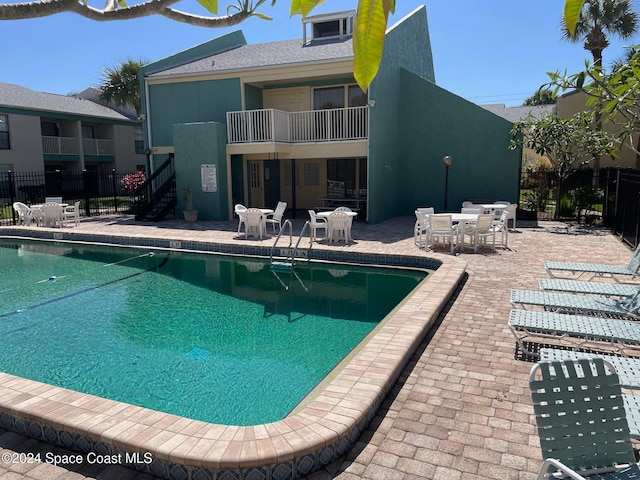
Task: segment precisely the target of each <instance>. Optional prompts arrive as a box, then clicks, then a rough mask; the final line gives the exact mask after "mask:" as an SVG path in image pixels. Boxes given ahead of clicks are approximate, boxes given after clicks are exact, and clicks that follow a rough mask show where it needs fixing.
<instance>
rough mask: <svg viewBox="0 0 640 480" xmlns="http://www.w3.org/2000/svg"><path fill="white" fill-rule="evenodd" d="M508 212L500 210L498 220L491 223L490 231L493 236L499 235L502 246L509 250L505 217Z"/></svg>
mask: <svg viewBox="0 0 640 480" xmlns="http://www.w3.org/2000/svg"><path fill="white" fill-rule="evenodd" d="M508 215H509V212H507V211H506V210H502V212H501V213H500V218H499V219H497V220H494V221H493V225H492V227H491V228H492V229H493V232H494V233H495V234H498V233H499V234H500V238H501V241H502V246H503V247H504V248H509V229H508V228H507V216H508Z"/></svg>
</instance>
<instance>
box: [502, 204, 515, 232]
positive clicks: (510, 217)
mask: <svg viewBox="0 0 640 480" xmlns="http://www.w3.org/2000/svg"><path fill="white" fill-rule="evenodd" d="M505 210H506V211H507V213H508V215H507V226H508V225H509V220H513V229H514V230H515V228H516V212H517V211H518V204H517V203H510V204H509V205H507V208H505Z"/></svg>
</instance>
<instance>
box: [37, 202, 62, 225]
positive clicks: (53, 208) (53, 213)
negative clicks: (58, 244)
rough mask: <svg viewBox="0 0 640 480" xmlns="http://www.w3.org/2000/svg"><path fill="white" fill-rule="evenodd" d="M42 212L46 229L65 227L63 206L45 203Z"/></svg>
mask: <svg viewBox="0 0 640 480" xmlns="http://www.w3.org/2000/svg"><path fill="white" fill-rule="evenodd" d="M42 212H43V214H44V225H45V226H46V227H58V228H61V227H63V226H64V217H63V215H62V212H63V210H62V205H60V204H59V203H55V202H49V203H45V204H44V205H43V206H42Z"/></svg>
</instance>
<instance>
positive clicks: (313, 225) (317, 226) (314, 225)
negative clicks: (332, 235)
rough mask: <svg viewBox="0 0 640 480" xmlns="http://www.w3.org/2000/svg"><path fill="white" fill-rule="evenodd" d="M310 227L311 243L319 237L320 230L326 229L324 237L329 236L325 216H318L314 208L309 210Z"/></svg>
mask: <svg viewBox="0 0 640 480" xmlns="http://www.w3.org/2000/svg"><path fill="white" fill-rule="evenodd" d="M309 218H310V219H311V220H310V221H309V228H310V229H311V232H310V235H311V243H313V240H314V239H318V230H324V237H322V238H326V236H327V220H326V219H324V218H318V216H317V215H316V212H315V211H313V210H309Z"/></svg>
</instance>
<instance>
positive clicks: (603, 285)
mask: <svg viewBox="0 0 640 480" xmlns="http://www.w3.org/2000/svg"><path fill="white" fill-rule="evenodd" d="M538 286H539V287H540V290H544V291H546V292H565V293H582V294H586V295H601V296H603V297H628V296H630V295H634V294H635V293H637V292H638V289H639V288H640V285H629V284H625V283H609V282H581V281H579V280H565V279H564V278H541V279H539V280H538Z"/></svg>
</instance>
